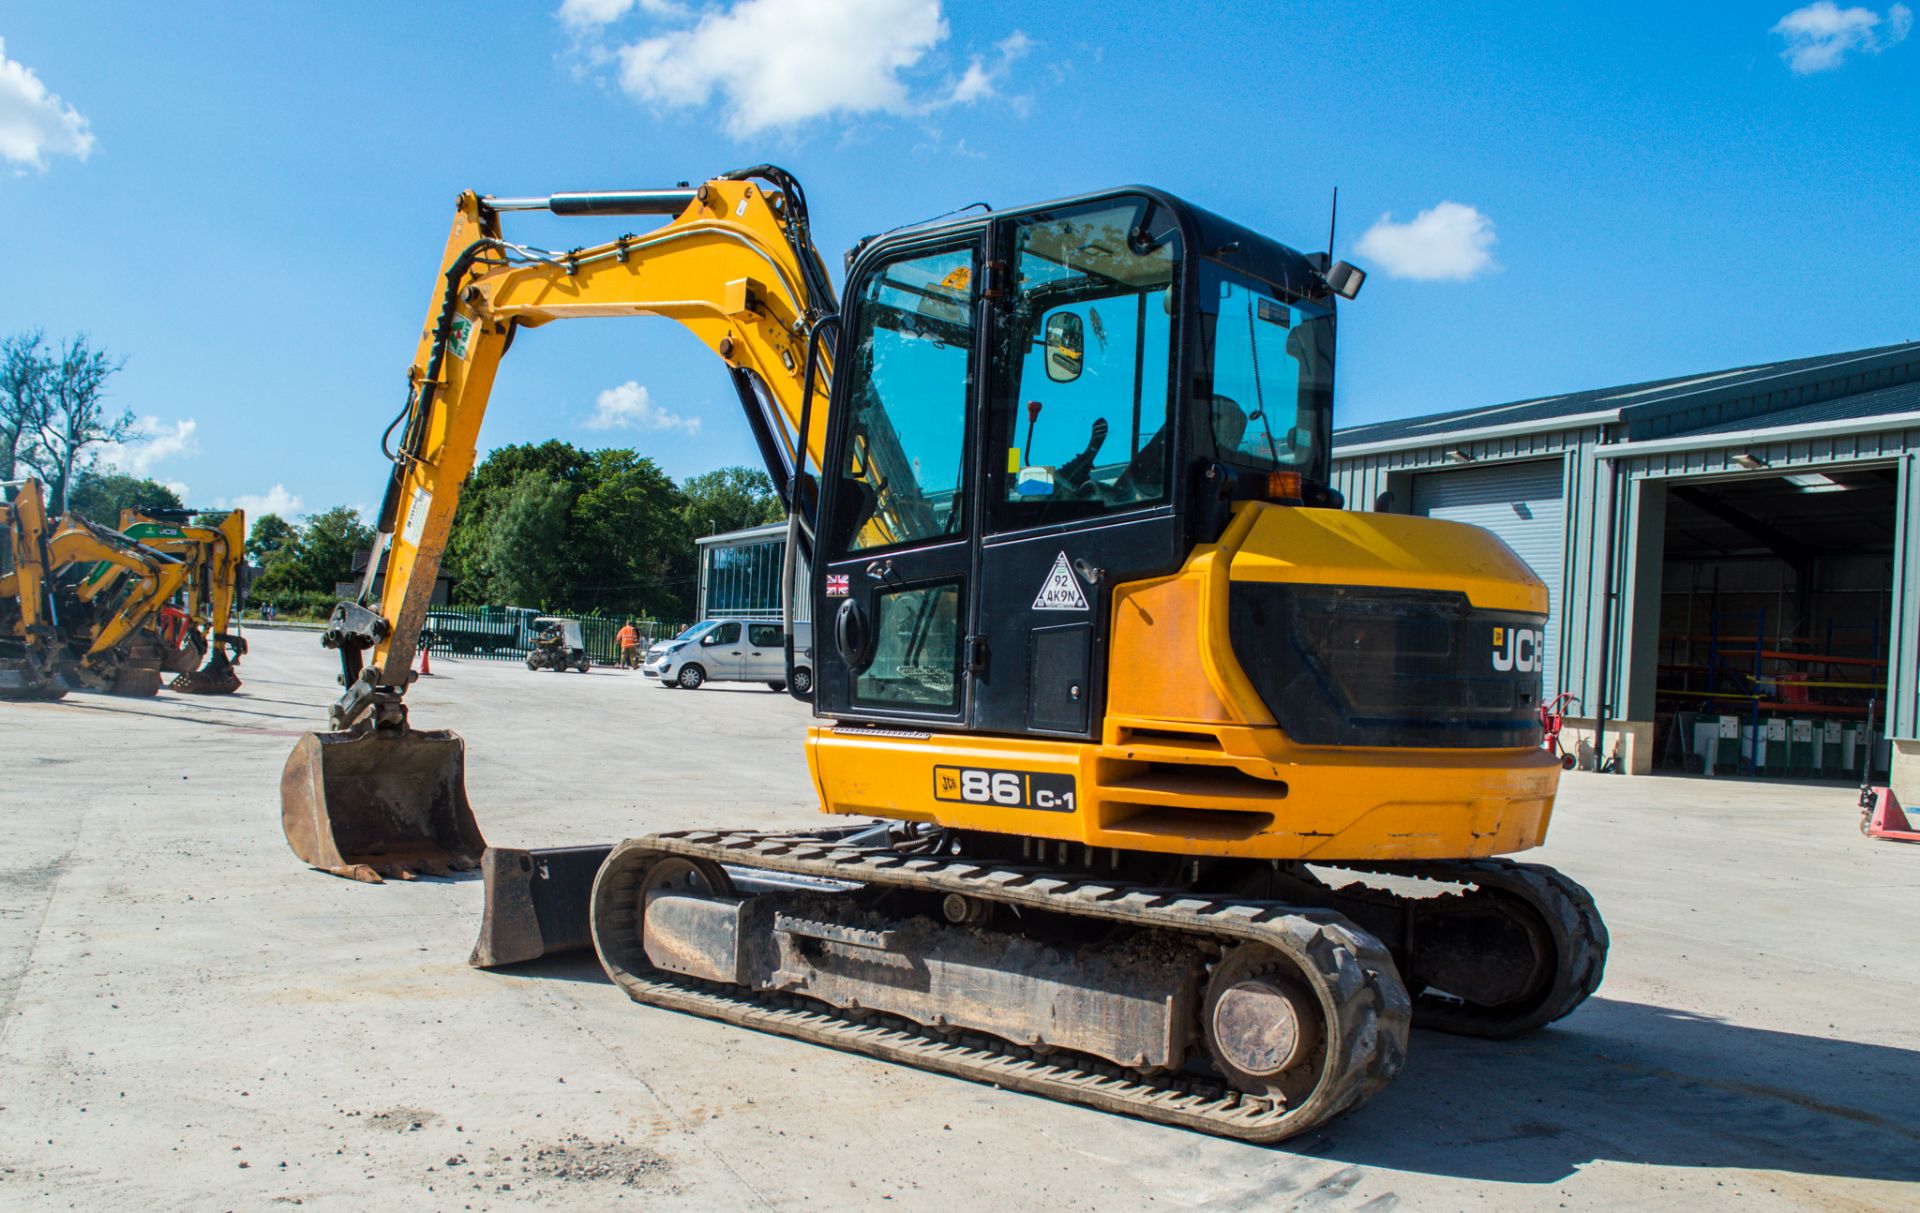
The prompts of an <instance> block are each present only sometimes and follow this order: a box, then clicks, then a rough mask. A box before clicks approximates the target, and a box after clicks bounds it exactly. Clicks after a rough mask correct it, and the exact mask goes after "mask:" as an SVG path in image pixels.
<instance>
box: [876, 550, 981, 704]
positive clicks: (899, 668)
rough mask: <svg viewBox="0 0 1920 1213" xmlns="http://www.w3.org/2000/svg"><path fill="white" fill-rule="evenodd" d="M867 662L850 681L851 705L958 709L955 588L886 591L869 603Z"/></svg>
mask: <svg viewBox="0 0 1920 1213" xmlns="http://www.w3.org/2000/svg"><path fill="white" fill-rule="evenodd" d="M874 613H875V622H874V646H873V660H871V661H869V662H868V663H867V667H866V669H864V670H862V671H861V672H860V674H859V676H858V677H856V678H855V679H854V682H853V699H854V702H855V703H865V704H872V705H874V706H877V707H901V708H948V709H952V708H957V707H959V706H960V644H959V638H960V587H959V585H958V584H956V583H954V582H951V581H949V582H943V583H941V584H939V585H930V586H915V587H913V588H911V589H900V590H887V591H885V592H884V593H881V594H879V595H877V596H876V598H875V600H874Z"/></svg>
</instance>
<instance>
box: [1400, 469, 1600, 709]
mask: <svg viewBox="0 0 1920 1213" xmlns="http://www.w3.org/2000/svg"><path fill="white" fill-rule="evenodd" d="M1564 492H1565V485H1564V477H1563V475H1562V464H1561V461H1560V460H1558V459H1554V460H1548V461H1544V462H1535V463H1509V464H1494V465H1491V466H1488V467H1479V468H1459V469H1455V470H1451V471H1445V472H1425V473H1422V474H1420V475H1418V476H1415V477H1414V478H1413V512H1414V513H1415V514H1419V515H1422V516H1424V517H1427V518H1444V519H1446V520H1447V521H1449V522H1470V523H1472V524H1473V525H1475V526H1479V527H1485V528H1486V529H1487V530H1489V531H1492V532H1493V533H1494V534H1496V535H1498V536H1500V538H1502V539H1504V540H1505V541H1506V543H1507V546H1508V547H1510V548H1512V549H1513V550H1514V551H1515V552H1517V553H1519V555H1520V558H1521V559H1522V560H1524V561H1526V562H1527V564H1528V566H1529V567H1531V568H1532V569H1533V571H1534V573H1535V574H1536V575H1537V576H1538V577H1539V578H1540V580H1542V581H1544V582H1546V583H1547V663H1546V666H1545V668H1544V677H1543V678H1542V682H1541V685H1543V686H1544V687H1546V693H1547V695H1548V697H1549V698H1551V697H1552V696H1553V694H1554V693H1555V691H1556V690H1557V689H1558V683H1557V682H1556V679H1558V678H1559V674H1560V601H1561V599H1560V581H1561V571H1562V569H1563V568H1564V567H1565V564H1566V543H1567V512H1566V502H1565V498H1564V496H1563V493H1564Z"/></svg>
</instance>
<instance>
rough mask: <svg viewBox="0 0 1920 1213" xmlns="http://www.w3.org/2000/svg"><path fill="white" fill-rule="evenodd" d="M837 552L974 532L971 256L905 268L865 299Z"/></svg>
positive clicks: (872, 280) (842, 470)
mask: <svg viewBox="0 0 1920 1213" xmlns="http://www.w3.org/2000/svg"><path fill="white" fill-rule="evenodd" d="M859 292H860V306H859V310H858V311H857V312H856V313H855V319H854V322H853V323H854V325H855V331H854V332H853V333H852V338H853V340H852V343H851V347H850V348H851V350H852V356H853V367H852V371H851V373H852V374H853V375H854V376H855V379H854V386H853V389H852V392H851V400H852V406H853V412H852V416H851V418H850V420H849V425H848V430H847V432H846V433H845V435H844V436H843V437H842V439H841V456H840V467H839V476H840V484H839V486H838V488H837V490H836V493H835V515H836V516H835V518H834V519H833V520H832V533H833V535H834V538H835V540H836V545H835V550H837V551H841V552H859V551H865V550H868V549H872V548H881V547H893V546H896V545H902V544H912V543H924V542H927V541H929V540H936V539H942V538H946V537H948V536H953V535H958V534H960V533H961V531H962V530H963V529H964V527H965V526H966V494H965V491H964V489H965V483H966V479H965V474H966V433H967V399H968V395H969V385H970V384H971V382H972V364H971V360H972V353H973V250H972V248H971V247H968V248H964V249H954V250H950V251H944V252H935V253H923V254H919V255H916V256H907V257H902V258H900V259H899V260H896V261H893V262H890V263H888V264H886V265H884V266H881V267H880V268H879V269H877V270H875V271H874V272H873V273H871V274H869V275H868V276H867V277H866V279H865V280H864V281H863V282H862V284H861V285H860V287H859Z"/></svg>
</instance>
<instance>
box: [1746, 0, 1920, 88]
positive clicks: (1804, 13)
mask: <svg viewBox="0 0 1920 1213" xmlns="http://www.w3.org/2000/svg"><path fill="white" fill-rule="evenodd" d="M1882 26H1884V27H1885V29H1884V30H1883V29H1882V28H1881V27H1882ZM1772 32H1773V33H1776V34H1778V35H1780V36H1781V37H1782V38H1784V39H1786V42H1787V49H1786V50H1783V51H1781V52H1780V57H1781V58H1782V59H1785V60H1786V61H1787V66H1788V67H1790V68H1792V69H1793V70H1794V72H1795V73H1796V74H1798V75H1802V76H1805V75H1809V74H1811V73H1813V72H1825V71H1831V70H1833V69H1834V68H1836V67H1839V66H1840V65H1841V64H1842V63H1844V62H1846V58H1847V55H1848V54H1850V53H1851V52H1853V51H1863V52H1865V53H1867V54H1870V55H1877V54H1879V53H1880V52H1881V51H1883V50H1886V49H1887V48H1888V47H1890V46H1892V45H1894V44H1895V43H1898V42H1904V41H1905V40H1906V37H1907V35H1908V34H1910V33H1912V32H1913V10H1912V9H1910V8H1908V7H1907V6H1906V5H1904V4H1896V5H1894V6H1893V7H1891V8H1889V9H1888V10H1887V12H1886V15H1885V16H1884V17H1883V16H1881V15H1880V14H1879V13H1876V12H1874V11H1873V10H1872V9H1870V8H1861V7H1858V6H1855V7H1853V8H1841V7H1840V6H1838V5H1836V4H1834V3H1833V2H1832V0H1818V2H1817V3H1814V4H1809V5H1807V6H1806V7H1805V8H1796V9H1794V10H1793V11H1792V12H1790V13H1788V14H1787V15H1786V16H1784V17H1782V18H1780V20H1779V23H1778V24H1776V25H1775V26H1774V27H1773V31H1772Z"/></svg>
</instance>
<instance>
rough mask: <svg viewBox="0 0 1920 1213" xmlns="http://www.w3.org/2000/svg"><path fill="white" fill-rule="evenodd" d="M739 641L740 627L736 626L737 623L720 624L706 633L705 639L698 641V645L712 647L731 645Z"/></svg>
mask: <svg viewBox="0 0 1920 1213" xmlns="http://www.w3.org/2000/svg"><path fill="white" fill-rule="evenodd" d="M739 639H740V625H739V624H737V623H722V624H719V625H717V626H715V627H714V629H713V630H712V631H711V632H708V633H707V634H706V637H705V638H704V639H702V640H701V641H700V643H701V644H706V645H714V644H733V643H734V642H736V641H738V640H739Z"/></svg>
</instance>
